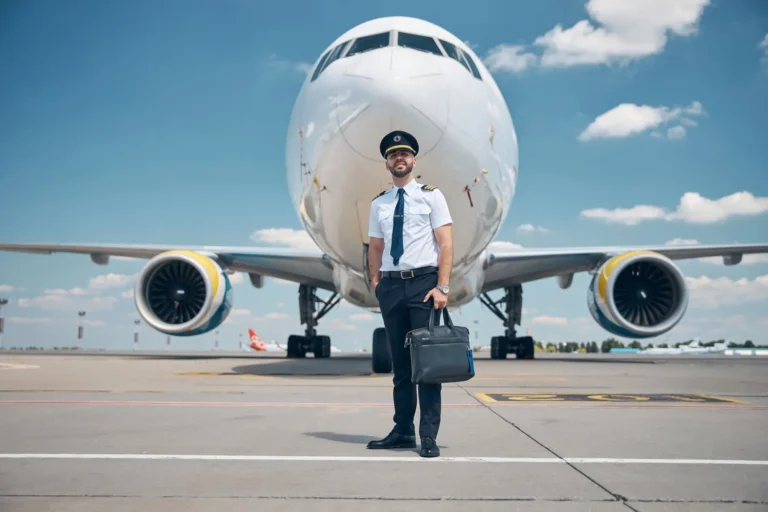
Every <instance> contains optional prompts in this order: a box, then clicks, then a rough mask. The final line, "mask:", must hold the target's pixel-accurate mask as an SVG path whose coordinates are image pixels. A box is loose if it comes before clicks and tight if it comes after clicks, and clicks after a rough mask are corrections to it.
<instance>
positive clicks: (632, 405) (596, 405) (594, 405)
mask: <svg viewBox="0 0 768 512" xmlns="http://www.w3.org/2000/svg"><path fill="white" fill-rule="evenodd" d="M3 405H89V406H103V405H106V406H131V407H136V406H151V407H267V408H268V407H297V408H301V407H317V408H323V407H325V408H355V409H366V408H391V407H392V404H391V403H370V402H369V403H344V402H244V401H243V402H240V401H238V402H211V401H185V402H182V401H150V400H0V406H3ZM442 407H444V408H470V409H472V408H474V409H479V408H484V407H501V408H520V407H529V408H530V407H533V408H547V407H558V408H566V409H731V410H742V411H745V410H748V411H765V410H768V405H762V406H761V405H740V404H730V403H716V402H711V403H689V402H673V403H667V404H664V403H659V404H655V405H654V404H649V403H647V402H625V403H621V402H597V401H596V402H541V403H537V402H533V401H519V402H518V401H511V402H491V403H468V404H450V403H449V404H443V405H442Z"/></svg>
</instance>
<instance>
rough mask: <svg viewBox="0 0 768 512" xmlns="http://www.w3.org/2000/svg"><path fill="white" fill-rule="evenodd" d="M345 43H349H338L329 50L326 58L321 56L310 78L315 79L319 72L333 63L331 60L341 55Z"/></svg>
mask: <svg viewBox="0 0 768 512" xmlns="http://www.w3.org/2000/svg"><path fill="white" fill-rule="evenodd" d="M347 43H349V41H346V42H343V43H340V44H339V45H338V46H336V47H335V48H334V49H333V50H331V51H330V53H328V54H327V56H328V57H327V58H325V57H323V59H322V60H321V61H320V63H319V64H318V65H317V69H316V70H315V72H314V74H313V75H312V80H315V79H316V78H317V77H318V76H320V74H321V73H322V72H323V71H325V70H326V68H327V67H328V66H330V65H331V64H332V63H333V61H335V60H336V59H338V58H339V55H341V52H343V51H344V47H345V46H346V45H347Z"/></svg>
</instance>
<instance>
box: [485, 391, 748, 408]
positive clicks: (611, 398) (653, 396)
mask: <svg viewBox="0 0 768 512" xmlns="http://www.w3.org/2000/svg"><path fill="white" fill-rule="evenodd" d="M475 396H476V397H478V398H480V399H482V400H483V401H485V402H488V403H515V402H602V403H606V402H610V403H618V402H623V403H627V402H633V403H652V402H653V403H659V402H667V403H670V402H672V403H674V402H678V403H680V402H682V403H699V404H726V403H727V404H731V403H735V404H740V405H747V404H749V402H742V401H739V400H732V399H729V398H721V397H718V396H710V395H697V394H690V395H681V394H670V393H648V394H642V393H639V394H636V393H497V392H486V393H475Z"/></svg>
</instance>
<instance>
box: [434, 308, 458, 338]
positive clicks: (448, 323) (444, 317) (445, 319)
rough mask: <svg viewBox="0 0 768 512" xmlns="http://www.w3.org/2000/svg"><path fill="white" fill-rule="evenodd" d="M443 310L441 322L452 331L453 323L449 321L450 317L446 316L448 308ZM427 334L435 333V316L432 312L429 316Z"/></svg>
mask: <svg viewBox="0 0 768 512" xmlns="http://www.w3.org/2000/svg"><path fill="white" fill-rule="evenodd" d="M441 309H442V310H443V322H445V325H447V326H448V328H449V329H453V322H452V321H451V317H450V316H449V315H448V308H441ZM428 327H429V332H430V333H433V332H435V314H434V312H432V314H430V315H429V326H428Z"/></svg>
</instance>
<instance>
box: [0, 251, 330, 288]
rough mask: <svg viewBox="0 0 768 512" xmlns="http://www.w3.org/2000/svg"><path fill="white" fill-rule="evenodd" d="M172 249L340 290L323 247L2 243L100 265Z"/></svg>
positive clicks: (255, 276) (255, 274)
mask: <svg viewBox="0 0 768 512" xmlns="http://www.w3.org/2000/svg"><path fill="white" fill-rule="evenodd" d="M172 250H185V251H195V252H198V253H201V254H204V255H206V256H208V257H210V258H212V259H214V260H216V261H217V262H218V263H219V264H220V265H221V266H222V268H226V269H229V270H233V271H238V272H246V273H248V274H250V276H251V281H252V282H253V283H254V285H257V283H258V282H260V281H259V280H260V279H261V277H262V276H266V277H276V278H279V279H285V280H287V281H294V282H296V283H300V284H308V285H312V286H316V287H318V288H320V289H324V290H328V291H336V290H335V286H334V284H333V268H332V266H331V262H330V260H329V259H328V258H327V256H326V255H325V254H323V253H322V252H321V251H320V250H311V249H306V250H301V249H283V248H274V247H268V248H261V247H247V246H246V247H216V246H198V247H195V246H176V245H80V244H0V251H13V252H25V253H34V254H54V253H73V254H88V255H90V257H91V260H92V261H93V262H94V263H97V264H100V265H106V264H107V263H108V262H109V257H110V256H119V257H127V258H142V259H149V258H153V257H154V256H157V255H158V254H161V253H163V252H166V251H172Z"/></svg>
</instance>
